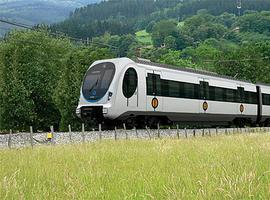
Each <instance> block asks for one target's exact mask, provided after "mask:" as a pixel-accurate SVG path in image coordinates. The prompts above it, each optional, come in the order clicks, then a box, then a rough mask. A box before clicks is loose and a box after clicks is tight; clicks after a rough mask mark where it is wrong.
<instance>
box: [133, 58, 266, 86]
mask: <svg viewBox="0 0 270 200" xmlns="http://www.w3.org/2000/svg"><path fill="white" fill-rule="evenodd" d="M133 61H134V62H135V63H138V64H143V65H151V66H154V67H161V68H166V69H173V70H178V71H182V72H190V73H195V74H201V75H206V76H212V77H217V78H224V79H229V80H234V81H241V82H246V83H251V84H253V83H252V82H251V81H248V80H242V79H237V78H234V77H231V76H225V75H221V74H217V73H214V72H209V71H204V70H197V69H192V68H186V67H177V66H173V65H167V64H161V63H154V62H151V61H149V60H146V59H138V58H137V59H135V60H133ZM260 85H267V84H260Z"/></svg>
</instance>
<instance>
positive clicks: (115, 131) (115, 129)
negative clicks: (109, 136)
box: [114, 126, 117, 141]
mask: <svg viewBox="0 0 270 200" xmlns="http://www.w3.org/2000/svg"><path fill="white" fill-rule="evenodd" d="M114 140H115V141H116V140H117V128H116V126H115V127H114Z"/></svg>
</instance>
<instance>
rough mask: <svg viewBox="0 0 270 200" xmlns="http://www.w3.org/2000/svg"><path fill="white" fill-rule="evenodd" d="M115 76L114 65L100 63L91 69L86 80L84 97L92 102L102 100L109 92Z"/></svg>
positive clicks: (83, 87)
mask: <svg viewBox="0 0 270 200" xmlns="http://www.w3.org/2000/svg"><path fill="white" fill-rule="evenodd" d="M114 74H115V66H114V64H113V63H110V62H106V63H100V64H97V65H95V66H93V67H91V68H90V69H89V70H88V71H87V73H86V75H85V78H84V81H83V86H82V92H83V96H84V97H85V98H86V99H87V100H90V101H97V100H99V99H101V98H102V97H103V96H104V95H105V94H106V93H107V91H108V89H109V87H110V84H111V82H112V79H113V77H114Z"/></svg>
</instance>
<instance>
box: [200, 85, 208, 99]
mask: <svg viewBox="0 0 270 200" xmlns="http://www.w3.org/2000/svg"><path fill="white" fill-rule="evenodd" d="M200 97H201V99H209V83H208V82H204V81H201V82H200Z"/></svg>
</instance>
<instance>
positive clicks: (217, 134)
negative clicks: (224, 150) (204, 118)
mask: <svg viewBox="0 0 270 200" xmlns="http://www.w3.org/2000/svg"><path fill="white" fill-rule="evenodd" d="M216 135H218V128H217V127H216Z"/></svg>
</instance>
